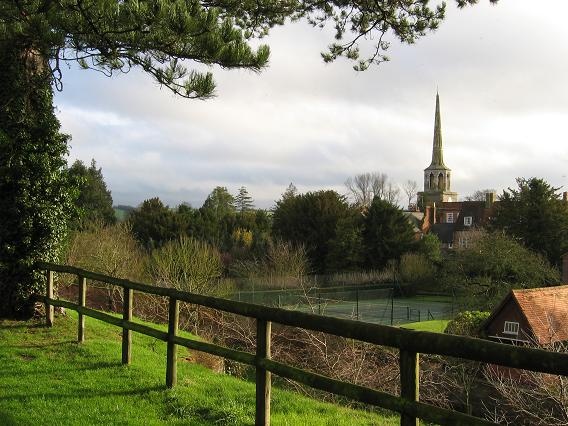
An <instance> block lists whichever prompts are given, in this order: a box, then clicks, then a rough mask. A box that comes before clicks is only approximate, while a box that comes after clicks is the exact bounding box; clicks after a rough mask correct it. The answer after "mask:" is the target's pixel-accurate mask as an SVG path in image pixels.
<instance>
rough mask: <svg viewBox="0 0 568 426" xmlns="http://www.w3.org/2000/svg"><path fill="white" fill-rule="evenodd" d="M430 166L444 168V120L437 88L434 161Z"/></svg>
mask: <svg viewBox="0 0 568 426" xmlns="http://www.w3.org/2000/svg"><path fill="white" fill-rule="evenodd" d="M429 168H435V169H444V168H446V166H445V164H444V151H443V147H442V120H441V118H440V95H438V91H437V90H436V114H435V116H434V140H433V147H432V162H431V163H430V167H429Z"/></svg>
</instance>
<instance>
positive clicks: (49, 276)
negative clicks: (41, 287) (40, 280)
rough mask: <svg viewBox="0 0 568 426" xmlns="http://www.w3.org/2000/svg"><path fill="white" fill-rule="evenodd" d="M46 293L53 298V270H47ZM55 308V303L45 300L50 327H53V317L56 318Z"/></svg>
mask: <svg viewBox="0 0 568 426" xmlns="http://www.w3.org/2000/svg"><path fill="white" fill-rule="evenodd" d="M45 295H46V297H47V298H49V299H53V271H49V270H48V271H47V281H46V288H45ZM54 313H55V309H54V308H53V305H50V304H49V303H48V302H45V322H46V324H47V326H48V327H53V318H54V316H55V315H54Z"/></svg>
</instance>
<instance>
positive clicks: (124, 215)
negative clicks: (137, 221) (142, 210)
mask: <svg viewBox="0 0 568 426" xmlns="http://www.w3.org/2000/svg"><path fill="white" fill-rule="evenodd" d="M112 208H113V210H114V215H115V216H116V220H118V221H119V222H124V221H125V220H126V219H128V216H129V215H130V213H131V212H132V210H134V207H132V206H123V205H118V206H113V207H112Z"/></svg>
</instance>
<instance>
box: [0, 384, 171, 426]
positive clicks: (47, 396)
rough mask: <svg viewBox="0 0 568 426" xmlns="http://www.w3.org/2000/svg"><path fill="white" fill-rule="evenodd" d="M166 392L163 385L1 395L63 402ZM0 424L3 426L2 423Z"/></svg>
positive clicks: (6, 397) (4, 399)
mask: <svg viewBox="0 0 568 426" xmlns="http://www.w3.org/2000/svg"><path fill="white" fill-rule="evenodd" d="M166 390H168V388H167V387H166V386H165V385H163V386H150V387H144V388H137V389H133V390H124V391H107V392H93V391H92V390H89V391H88V392H87V391H85V392H74V393H57V392H53V393H44V392H40V393H33V392H29V391H28V390H27V391H26V392H25V393H14V394H9V393H6V394H5V395H2V400H3V401H22V402H25V401H30V400H34V399H36V398H37V399H41V400H54V401H56V400H63V399H90V398H96V397H99V396H102V397H107V396H136V395H139V396H140V395H144V394H147V393H150V392H155V391H166ZM3 414H4V413H2V412H0V419H2V417H1V416H2V415H3ZM0 424H2V425H4V423H1V422H0Z"/></svg>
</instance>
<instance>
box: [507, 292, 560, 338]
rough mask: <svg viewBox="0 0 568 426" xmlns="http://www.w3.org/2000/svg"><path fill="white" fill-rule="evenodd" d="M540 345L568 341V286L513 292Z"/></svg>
mask: <svg viewBox="0 0 568 426" xmlns="http://www.w3.org/2000/svg"><path fill="white" fill-rule="evenodd" d="M512 296H513V298H514V299H515V300H516V302H517V303H518V304H519V307H520V308H521V310H522V312H523V314H524V315H525V317H526V319H527V321H528V323H529V325H530V327H531V328H532V331H533V334H534V337H535V339H536V340H537V342H538V343H539V344H547V343H551V342H556V341H565V340H568V285H561V286H556V287H541V288H531V289H524V290H512Z"/></svg>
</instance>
